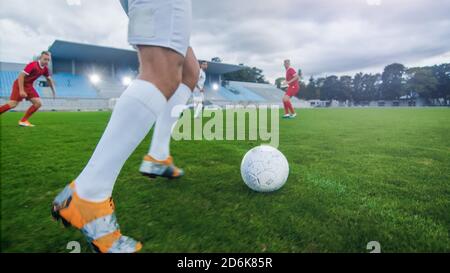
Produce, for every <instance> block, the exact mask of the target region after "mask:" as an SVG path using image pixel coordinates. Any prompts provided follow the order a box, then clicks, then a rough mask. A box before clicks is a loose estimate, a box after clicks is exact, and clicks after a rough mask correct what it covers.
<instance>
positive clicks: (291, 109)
mask: <svg viewBox="0 0 450 273" xmlns="http://www.w3.org/2000/svg"><path fill="white" fill-rule="evenodd" d="M298 91H299V88H292V90H291V92H289V93H288V94H287V95H288V96H289V103H288V108H289V112H290V113H291V116H290V117H291V118H295V117H296V116H297V113H296V112H295V109H294V106H293V105H292V97H295V96H297V94H298Z"/></svg>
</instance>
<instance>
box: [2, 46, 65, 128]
mask: <svg viewBox="0 0 450 273" xmlns="http://www.w3.org/2000/svg"><path fill="white" fill-rule="evenodd" d="M50 58H51V56H50V52H48V51H43V52H42V53H41V56H40V57H39V60H37V61H35V62H31V63H29V64H28V65H27V66H26V67H25V69H24V70H23V71H22V72H20V73H19V77H18V78H17V80H15V81H14V84H13V88H12V92H11V97H10V99H9V102H8V103H6V104H5V105H2V106H0V115H1V114H3V113H4V112H6V111H8V110H10V109H13V108H15V107H16V106H17V105H19V103H20V102H21V101H22V100H23V99H26V100H29V101H30V102H31V103H32V105H31V106H30V108H28V110H27V111H26V112H25V115H24V116H23V118H22V119H21V120H20V121H19V125H20V126H24V127H33V126H34V125H33V124H31V123H30V122H29V121H28V119H29V118H30V117H31V115H33V114H34V112H36V111H37V110H38V109H39V108H40V107H41V106H42V102H41V99H40V98H39V94H38V92H37V91H36V89H34V87H33V83H34V82H35V81H36V80H37V79H38V78H39V77H40V76H44V77H45V78H46V79H47V82H48V85H49V86H50V88H51V89H52V92H53V97H55V95H56V92H55V84H54V82H53V80H52V78H51V77H50V73H49V71H48V64H49V62H50Z"/></svg>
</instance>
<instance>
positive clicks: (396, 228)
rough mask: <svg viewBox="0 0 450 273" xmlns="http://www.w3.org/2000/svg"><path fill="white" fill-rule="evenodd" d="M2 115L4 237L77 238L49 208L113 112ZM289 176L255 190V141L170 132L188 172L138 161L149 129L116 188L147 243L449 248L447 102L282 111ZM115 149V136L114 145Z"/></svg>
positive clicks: (51, 241)
mask: <svg viewBox="0 0 450 273" xmlns="http://www.w3.org/2000/svg"><path fill="white" fill-rule="evenodd" d="M21 115H22V114H21V113H7V114H4V115H2V116H1V118H0V119H1V161H0V163H1V167H0V171H1V251H2V252H69V250H67V249H66V246H67V243H68V242H70V241H79V242H80V243H81V245H82V251H83V252H90V249H89V248H88V246H87V244H86V242H85V241H84V239H83V237H82V235H81V233H79V232H78V231H76V230H73V229H67V230H66V229H64V228H63V227H62V225H61V224H58V223H56V222H54V221H52V219H51V217H50V204H51V202H52V200H53V198H54V197H55V195H56V194H57V193H58V192H59V191H60V190H61V189H62V188H63V187H64V186H65V185H66V184H67V183H68V182H69V181H71V179H74V178H75V177H76V176H77V175H78V173H79V172H80V171H81V170H82V168H83V166H84V165H85V164H86V162H87V161H88V159H89V157H90V155H91V153H92V151H93V149H94V148H95V146H96V144H97V141H98V140H99V138H100V136H101V134H102V132H103V130H104V128H105V126H106V124H107V121H108V119H109V117H110V113H107V112H96V113H37V114H36V115H35V117H34V118H33V119H32V121H33V122H34V123H35V124H36V125H37V127H35V128H19V127H18V126H17V120H18V119H19V118H20V117H21ZM280 131H281V133H280V147H279V149H280V150H281V151H282V152H283V153H284V154H285V155H286V157H287V158H288V160H289V163H290V169H291V171H290V176H289V179H288V181H287V183H286V185H285V186H284V187H283V188H282V189H281V190H279V191H278V192H275V193H272V194H260V193H255V192H252V191H251V190H250V189H248V188H247V187H246V186H245V184H244V183H243V182H242V180H241V177H240V171H239V167H240V162H241V159H242V157H243V155H244V154H245V152H246V151H247V150H249V149H250V148H252V147H254V146H256V145H258V144H259V143H258V142H255V141H222V142H221V141H213V142H211V141H181V142H173V143H172V146H171V150H172V154H173V156H174V157H175V160H176V161H175V162H176V163H177V165H179V166H180V167H182V168H184V170H185V171H186V173H187V175H186V177H185V178H183V179H181V180H178V181H166V180H163V179H158V180H149V179H147V178H145V177H142V176H141V175H140V174H139V173H138V167H139V164H140V162H141V158H142V156H143V155H144V154H145V152H146V151H147V149H148V146H149V143H150V135H149V136H148V137H147V138H146V140H145V141H144V142H143V143H142V144H141V145H140V146H139V147H138V149H137V150H136V152H135V153H134V154H133V155H132V156H131V157H130V159H129V160H128V161H127V163H126V165H125V166H124V168H123V169H122V173H121V175H120V177H119V179H118V182H117V184H116V187H115V192H114V198H115V202H116V206H117V214H118V218H119V223H120V225H121V229H122V231H123V233H124V234H126V235H130V236H132V237H135V238H137V239H139V240H141V241H142V242H143V243H144V248H143V251H144V252H368V250H367V249H366V245H367V243H368V242H369V241H378V242H380V244H381V250H382V252H449V251H450V239H449V234H450V109H443V108H437V109H432V108H424V109H322V110H302V111H300V116H299V118H297V119H295V120H281V121H280ZM111 149H114V147H111Z"/></svg>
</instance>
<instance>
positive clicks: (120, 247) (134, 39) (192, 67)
mask: <svg viewBox="0 0 450 273" xmlns="http://www.w3.org/2000/svg"><path fill="white" fill-rule="evenodd" d="M121 4H122V7H123V8H124V10H125V11H126V13H127V15H128V17H129V26H128V42H129V43H130V44H131V45H133V46H134V47H136V48H137V50H138V56H139V64H140V67H139V75H138V79H136V80H134V81H133V82H132V83H131V84H130V85H129V86H128V88H127V89H126V90H125V91H124V92H123V94H122V95H121V97H120V98H119V100H118V101H117V104H116V106H115V107H114V111H113V113H112V115H111V119H110V120H109V123H108V125H107V127H106V129H105V131H104V133H103V136H102V137H101V139H100V141H99V143H98V144H97V147H96V148H95V151H94V153H93V155H92V156H91V158H90V160H89V162H88V163H87V165H86V166H85V168H84V169H83V171H82V172H81V173H80V174H79V175H78V177H77V178H76V179H75V180H74V181H73V182H72V183H70V184H69V185H67V186H66V187H65V189H64V190H63V191H62V192H61V193H60V194H58V196H57V197H56V198H55V200H54V201H53V204H52V215H53V217H54V218H55V219H61V220H62V222H63V223H64V224H65V225H67V226H68V225H71V226H74V227H76V228H78V229H80V230H81V231H82V233H83V235H84V236H85V237H86V239H87V240H88V242H89V243H90V244H91V246H92V247H93V249H94V250H96V251H98V252H113V253H114V252H136V251H139V250H140V249H141V248H142V244H141V243H140V242H137V241H135V240H134V239H132V238H130V237H127V236H123V235H122V233H121V230H120V228H119V225H118V223H117V219H116V216H115V212H114V210H115V206H114V202H113V200H112V197H111V196H112V191H113V188H114V184H115V182H116V180H117V176H118V175H119V173H120V170H121V169H122V167H123V165H124V163H125V161H126V160H127V159H128V157H129V156H130V155H131V154H132V153H133V151H134V150H135V149H136V147H137V146H138V145H139V143H140V142H141V141H142V140H143V139H144V137H145V136H146V135H147V134H148V132H149V131H150V129H151V128H152V126H153V124H155V122H156V125H155V131H154V134H153V139H152V146H151V148H150V151H149V154H148V155H146V156H145V157H144V160H143V163H142V165H141V169H140V170H141V172H142V173H148V175H149V176H150V175H153V174H152V173H151V172H152V171H154V167H155V165H159V166H160V167H162V168H161V169H164V171H163V172H162V173H161V175H162V176H169V177H170V176H177V175H179V174H178V173H177V172H178V169H177V168H175V167H174V165H173V163H172V158H171V157H170V156H169V142H170V133H171V129H172V125H173V124H175V122H176V121H177V120H178V118H179V114H181V113H175V114H174V113H173V112H174V110H175V109H178V108H180V109H182V107H177V106H179V105H182V106H184V105H186V102H187V100H188V99H189V97H190V96H191V92H192V90H194V88H195V85H196V84H197V81H198V73H199V65H198V61H197V58H196V57H195V55H194V52H193V50H192V48H191V47H190V46H189V40H190V32H191V17H192V15H191V13H192V10H191V1H190V0H121ZM168 135H169V137H167V136H168ZM160 147H161V148H160Z"/></svg>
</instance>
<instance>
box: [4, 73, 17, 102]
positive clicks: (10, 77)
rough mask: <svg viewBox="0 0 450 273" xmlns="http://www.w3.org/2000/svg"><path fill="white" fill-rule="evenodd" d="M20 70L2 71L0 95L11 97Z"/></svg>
mask: <svg viewBox="0 0 450 273" xmlns="http://www.w3.org/2000/svg"><path fill="white" fill-rule="evenodd" d="M18 75H19V71H0V96H1V97H9V96H10V95H11V89H12V86H13V83H14V81H15V80H16V79H17V76H18Z"/></svg>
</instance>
